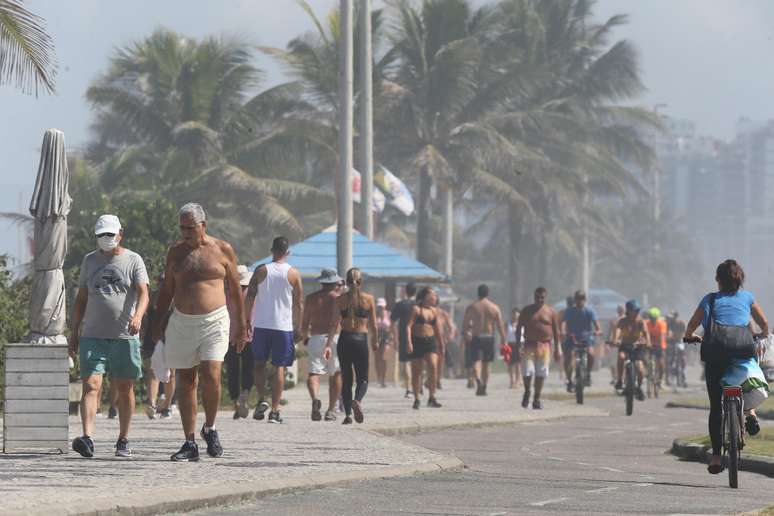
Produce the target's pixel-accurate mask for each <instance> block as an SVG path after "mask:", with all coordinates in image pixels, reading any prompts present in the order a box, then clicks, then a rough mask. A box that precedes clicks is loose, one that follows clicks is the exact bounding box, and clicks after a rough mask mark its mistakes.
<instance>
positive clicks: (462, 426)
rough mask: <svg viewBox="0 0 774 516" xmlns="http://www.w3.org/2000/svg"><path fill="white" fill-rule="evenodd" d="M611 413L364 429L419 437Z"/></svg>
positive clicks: (389, 435) (389, 434) (390, 434)
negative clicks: (418, 435)
mask: <svg viewBox="0 0 774 516" xmlns="http://www.w3.org/2000/svg"><path fill="white" fill-rule="evenodd" d="M609 415H610V413H609V412H607V411H603V410H599V411H589V413H588V414H570V415H567V414H552V415H548V416H542V417H528V418H526V419H525V418H518V419H517V418H514V419H497V420H492V421H479V422H460V423H442V424H429V425H422V424H416V425H412V426H404V427H386V428H378V427H377V428H364V429H363V430H364V431H366V432H372V433H376V434H379V435H383V436H387V437H398V436H401V435H417V434H421V433H430V432H440V431H443V430H474V429H477V428H496V427H500V426H510V425H520V424H524V423H534V422H537V421H556V420H557V419H569V418H575V417H607V416H609Z"/></svg>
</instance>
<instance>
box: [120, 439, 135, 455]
mask: <svg viewBox="0 0 774 516" xmlns="http://www.w3.org/2000/svg"><path fill="white" fill-rule="evenodd" d="M131 456H132V450H131V449H130V448H129V441H128V440H127V439H126V437H124V438H122V439H119V440H118V441H116V457H131Z"/></svg>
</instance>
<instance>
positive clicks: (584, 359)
mask: <svg viewBox="0 0 774 516" xmlns="http://www.w3.org/2000/svg"><path fill="white" fill-rule="evenodd" d="M572 343H573V351H574V352H575V402H576V403H577V404H579V405H583V389H585V387H586V377H587V375H588V374H589V371H588V360H589V359H588V357H589V351H588V348H587V347H586V345H585V344H579V343H578V341H577V340H576V339H575V337H572Z"/></svg>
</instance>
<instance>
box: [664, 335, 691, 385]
mask: <svg viewBox="0 0 774 516" xmlns="http://www.w3.org/2000/svg"><path fill="white" fill-rule="evenodd" d="M666 380H667V382H666V383H667V385H670V384H671V385H672V388H673V389H674V391H675V392H677V388H678V387H680V388H683V389H685V388H686V387H687V384H686V382H685V343H684V342H675V343H672V344H670V345H669V346H668V347H667V370H666Z"/></svg>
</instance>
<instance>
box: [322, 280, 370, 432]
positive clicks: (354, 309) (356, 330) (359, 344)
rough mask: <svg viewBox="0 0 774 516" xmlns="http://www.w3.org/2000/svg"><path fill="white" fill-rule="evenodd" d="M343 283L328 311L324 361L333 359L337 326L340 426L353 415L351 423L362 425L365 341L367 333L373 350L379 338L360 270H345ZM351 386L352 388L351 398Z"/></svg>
mask: <svg viewBox="0 0 774 516" xmlns="http://www.w3.org/2000/svg"><path fill="white" fill-rule="evenodd" d="M346 282H347V287H348V290H347V292H346V293H345V294H343V295H341V296H339V297H338V298H337V299H336V303H335V306H334V309H333V312H332V320H331V326H330V329H329V330H328V342H327V343H326V344H325V358H326V359H330V357H331V356H333V339H334V335H335V334H336V333H337V331H338V329H339V326H341V333H340V334H339V341H338V345H337V353H338V356H339V362H340V363H341V384H342V385H341V397H342V398H343V401H344V412H345V413H346V417H345V418H344V421H343V422H342V423H343V424H345V425H351V424H352V415H353V414H354V416H355V421H357V422H358V423H362V422H363V418H364V417H363V406H362V402H363V398H364V397H365V395H366V391H368V338H369V334H370V337H371V348H372V349H373V351H376V349H377V342H378V340H377V339H378V337H379V335H378V330H377V329H376V307H375V303H374V298H373V296H371V295H370V294H366V293H364V292H363V276H362V275H361V273H360V269H357V268H354V267H353V268H352V269H349V270H348V271H347V278H346ZM353 369H354V375H353ZM353 383H354V384H355V385H356V387H355V397H354V399H353V398H352V385H353Z"/></svg>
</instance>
